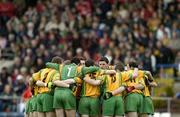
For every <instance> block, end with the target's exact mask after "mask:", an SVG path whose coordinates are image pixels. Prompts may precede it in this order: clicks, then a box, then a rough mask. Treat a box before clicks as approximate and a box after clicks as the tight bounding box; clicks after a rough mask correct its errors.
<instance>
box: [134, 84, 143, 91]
mask: <svg viewBox="0 0 180 117" xmlns="http://www.w3.org/2000/svg"><path fill="white" fill-rule="evenodd" d="M134 88H135V89H138V90H142V89H144V85H142V84H140V83H139V84H135V85H134Z"/></svg>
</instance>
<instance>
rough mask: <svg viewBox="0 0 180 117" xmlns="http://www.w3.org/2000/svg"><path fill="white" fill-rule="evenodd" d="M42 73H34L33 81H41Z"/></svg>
mask: <svg viewBox="0 0 180 117" xmlns="http://www.w3.org/2000/svg"><path fill="white" fill-rule="evenodd" d="M40 73H41V71H39V72H36V73H34V74H33V75H32V79H33V81H38V80H40Z"/></svg>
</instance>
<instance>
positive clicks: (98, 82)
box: [84, 77, 101, 86]
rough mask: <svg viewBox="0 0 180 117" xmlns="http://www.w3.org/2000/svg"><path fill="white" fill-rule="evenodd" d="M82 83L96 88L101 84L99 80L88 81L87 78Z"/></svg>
mask: <svg viewBox="0 0 180 117" xmlns="http://www.w3.org/2000/svg"><path fill="white" fill-rule="evenodd" d="M84 81H85V82H87V83H89V84H91V85H94V86H98V85H100V84H101V80H95V79H90V78H87V77H85V78H84Z"/></svg>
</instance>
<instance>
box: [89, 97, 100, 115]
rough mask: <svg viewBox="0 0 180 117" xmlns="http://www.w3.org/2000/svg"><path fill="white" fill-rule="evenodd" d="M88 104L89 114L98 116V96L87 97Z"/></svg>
mask: <svg viewBox="0 0 180 117" xmlns="http://www.w3.org/2000/svg"><path fill="white" fill-rule="evenodd" d="M89 104H90V116H91V117H99V116H100V100H99V98H98V97H97V98H92V97H89Z"/></svg>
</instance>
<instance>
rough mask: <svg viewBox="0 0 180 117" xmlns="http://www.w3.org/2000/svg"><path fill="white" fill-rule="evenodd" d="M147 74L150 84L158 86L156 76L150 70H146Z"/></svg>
mask: <svg viewBox="0 0 180 117" xmlns="http://www.w3.org/2000/svg"><path fill="white" fill-rule="evenodd" d="M145 74H146V75H147V80H148V84H149V86H151V87H157V83H156V82H155V81H154V78H153V76H152V74H151V72H149V71H145Z"/></svg>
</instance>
